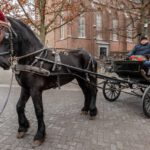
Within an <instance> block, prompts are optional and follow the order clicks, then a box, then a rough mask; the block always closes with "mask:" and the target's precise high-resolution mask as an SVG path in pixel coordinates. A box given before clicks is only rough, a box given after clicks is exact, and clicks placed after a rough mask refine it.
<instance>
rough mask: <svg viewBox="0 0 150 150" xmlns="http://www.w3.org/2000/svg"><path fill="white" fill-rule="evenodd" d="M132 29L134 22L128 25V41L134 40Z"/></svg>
mask: <svg viewBox="0 0 150 150" xmlns="http://www.w3.org/2000/svg"><path fill="white" fill-rule="evenodd" d="M132 30H133V27H132V24H130V25H127V28H126V32H127V41H128V42H132V34H133V32H132Z"/></svg>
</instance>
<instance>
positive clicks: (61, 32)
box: [60, 18, 65, 39]
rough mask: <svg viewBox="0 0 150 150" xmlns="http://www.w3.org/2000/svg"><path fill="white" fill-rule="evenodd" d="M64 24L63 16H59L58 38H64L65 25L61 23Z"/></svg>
mask: <svg viewBox="0 0 150 150" xmlns="http://www.w3.org/2000/svg"><path fill="white" fill-rule="evenodd" d="M63 24H64V20H63V18H61V20H60V25H61V27H60V39H64V38H65V26H64V25H63Z"/></svg>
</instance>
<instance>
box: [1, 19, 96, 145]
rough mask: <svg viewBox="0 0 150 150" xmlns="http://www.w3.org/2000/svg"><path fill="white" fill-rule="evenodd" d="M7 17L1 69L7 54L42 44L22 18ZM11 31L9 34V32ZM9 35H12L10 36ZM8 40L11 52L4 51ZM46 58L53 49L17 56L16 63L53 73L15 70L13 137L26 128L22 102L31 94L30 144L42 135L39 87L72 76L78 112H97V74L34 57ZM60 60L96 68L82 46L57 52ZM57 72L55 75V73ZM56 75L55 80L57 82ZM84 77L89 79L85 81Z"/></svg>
mask: <svg viewBox="0 0 150 150" xmlns="http://www.w3.org/2000/svg"><path fill="white" fill-rule="evenodd" d="M7 19H8V21H9V22H10V24H11V28H10V30H8V29H5V36H4V38H3V39H2V41H1V43H0V53H1V54H2V53H4V54H5V52H6V54H5V55H1V56H0V66H1V67H2V68H4V69H9V68H10V65H11V64H10V55H11V56H18V57H19V56H24V55H26V54H29V53H32V52H36V51H37V50H39V49H42V48H43V47H44V46H43V44H42V43H41V42H40V41H39V39H38V38H37V37H36V36H35V34H34V33H33V31H32V30H31V29H30V28H29V27H28V26H27V25H25V24H24V23H23V22H21V21H20V20H17V19H13V18H10V17H7ZM10 33H11V34H10ZM10 35H12V36H10ZM12 44H13V53H11V54H10V55H7V52H8V53H9V52H10V51H12ZM39 55H40V57H41V58H42V57H43V58H45V59H49V60H55V58H56V57H55V54H54V53H53V50H51V49H47V50H46V51H43V52H41V53H38V54H34V55H32V56H29V57H26V58H24V59H20V60H19V61H18V64H21V65H31V64H32V65H33V66H36V67H41V64H42V68H44V69H46V70H48V71H50V72H51V73H56V75H53V76H51V75H50V76H48V77H46V76H42V75H37V74H35V73H32V72H24V71H20V73H19V74H16V79H17V81H18V83H19V85H20V86H21V94H20V98H19V101H18V103H17V106H16V109H17V114H18V122H19V128H18V133H17V137H18V138H23V137H24V135H25V133H26V132H27V130H28V128H29V121H28V120H27V118H26V116H25V112H24V109H25V105H26V103H27V101H28V99H29V97H30V96H31V98H32V101H33V104H34V108H35V113H36V117H37V120H38V129H37V133H36V135H35V137H34V141H33V142H34V144H36V145H40V144H41V143H42V142H43V141H44V139H45V134H46V131H45V123H44V119H43V118H44V115H43V104H42V92H43V90H46V89H49V88H55V87H58V85H59V84H60V86H61V85H64V84H67V83H68V82H70V81H72V80H73V79H76V80H77V82H78V84H79V86H80V87H81V89H82V91H83V94H84V97H85V102H84V107H83V108H82V110H81V111H82V112H84V113H88V112H89V114H90V117H95V116H96V115H97V108H96V95H97V88H96V87H95V86H94V85H96V84H97V78H96V77H95V76H92V75H90V74H88V75H87V74H86V73H82V72H79V71H77V70H72V69H68V68H65V67H60V66H59V67H58V66H57V65H56V66H55V67H54V65H53V64H50V63H46V62H44V63H41V61H36V59H35V57H36V56H39ZM59 56H60V59H61V62H62V63H64V64H68V65H70V66H74V67H78V68H81V69H88V70H90V71H93V72H96V70H97V63H96V61H95V60H94V58H92V57H91V56H90V54H89V53H88V52H86V51H84V50H72V51H68V52H67V53H65V52H60V53H59ZM57 73H59V74H60V75H59V78H58V76H57ZM58 79H59V83H58ZM86 80H88V81H89V83H91V84H89V83H88V82H86Z"/></svg>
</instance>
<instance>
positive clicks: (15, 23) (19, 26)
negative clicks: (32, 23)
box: [7, 17, 43, 47]
mask: <svg viewBox="0 0 150 150" xmlns="http://www.w3.org/2000/svg"><path fill="white" fill-rule="evenodd" d="M7 19H8V21H9V22H10V24H11V26H12V28H13V29H14V31H15V32H16V33H17V35H18V36H19V38H21V39H22V40H25V41H27V40H28V41H31V42H32V43H33V44H35V45H38V46H40V47H41V46H43V44H42V43H41V41H40V40H39V38H37V36H36V35H35V33H34V32H33V31H32V30H31V28H30V27H29V26H28V25H26V24H25V23H23V22H22V21H20V20H19V19H14V18H11V17H7Z"/></svg>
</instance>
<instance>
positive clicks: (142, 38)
mask: <svg viewBox="0 0 150 150" xmlns="http://www.w3.org/2000/svg"><path fill="white" fill-rule="evenodd" d="M142 40H148V38H147V37H146V36H141V38H140V41H142Z"/></svg>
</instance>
